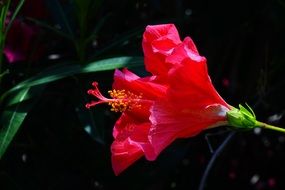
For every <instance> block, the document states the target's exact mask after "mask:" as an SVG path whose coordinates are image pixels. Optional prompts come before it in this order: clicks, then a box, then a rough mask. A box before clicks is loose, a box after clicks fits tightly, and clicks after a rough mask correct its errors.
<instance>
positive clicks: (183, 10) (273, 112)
mask: <svg viewBox="0 0 285 190" xmlns="http://www.w3.org/2000/svg"><path fill="white" fill-rule="evenodd" d="M50 2H52V1H50ZM59 2H60V4H61V5H62V7H63V8H64V11H65V13H66V14H67V15H69V17H68V18H69V22H70V23H71V26H72V29H73V30H74V32H75V34H76V33H77V28H78V27H79V26H78V25H77V23H76V19H75V12H76V8H75V7H74V4H73V1H68V0H62V1H59ZM94 2H95V1H94ZM96 2H97V1H96ZM98 2H99V1H98ZM43 4H44V6H43V9H44V11H45V16H44V17H43V18H38V19H39V20H43V21H45V22H46V23H48V24H50V25H55V24H58V23H57V22H58V20H57V17H56V16H57V13H56V12H55V9H54V8H53V6H52V3H47V2H46V1H44V2H43ZM33 6H34V7H33ZM97 7H98V8H97V9H96V11H95V10H94V11H93V10H92V9H91V7H90V10H86V11H89V14H88V17H87V18H88V22H87V23H86V26H87V30H92V28H93V26H94V25H95V24H96V23H98V22H100V21H102V19H106V21H104V23H103V25H102V28H101V29H100V31H99V32H98V35H97V37H96V39H95V40H94V43H95V45H94V43H93V46H92V45H89V46H88V47H86V55H85V56H86V62H88V61H89V60H94V59H101V58H106V57H113V56H124V55H129V56H142V55H143V54H142V48H141V41H142V38H141V35H142V33H143V31H144V28H145V26H146V25H148V24H159V23H174V24H175V25H176V26H177V28H178V31H179V33H180V36H181V38H182V39H183V38H184V37H186V36H191V38H192V39H193V40H194V42H195V43H196V45H197V48H198V50H199V53H200V54H201V55H203V56H205V57H206V58H207V60H208V69H209V75H210V76H211V78H212V81H213V84H214V86H215V87H216V89H217V90H218V92H219V93H220V94H221V96H222V97H223V98H224V99H225V100H226V101H227V102H228V103H229V104H231V105H233V106H237V105H238V104H239V103H245V102H247V103H248V104H249V105H251V106H252V107H253V109H254V110H255V113H256V115H257V118H258V120H261V121H264V122H268V123H272V124H275V125H277V126H280V127H284V126H285V120H284V117H283V116H284V111H285V110H284V97H285V94H284V88H285V80H284V71H285V66H284V64H285V53H284V52H285V35H284V34H285V2H284V1H282V0H260V1H257V0H256V1H247V0H233V1H226V0H215V1H210V0H208V1H207V0H200V1H198V0H177V1H170V0H164V1H162V0H149V1H147V0H146V1H136V0H122V1H111V0H109V1H108V0H106V1H102V2H101V4H100V5H99V6H97ZM28 10H34V11H36V8H35V4H33V1H32V0H30V1H29V0H27V1H26V5H25V7H24V9H23V10H22V12H21V13H20V17H21V18H22V19H23V22H25V23H28V24H31V25H33V24H34V23H32V22H30V21H29V20H26V17H27V13H29V11H28ZM25 11H26V12H25ZM130 33H131V34H132V35H129V34H130ZM40 34H41V35H40V36H39V37H38V38H37V39H38V41H37V46H41V47H43V49H44V50H43V53H42V54H41V56H40V57H39V58H37V59H36V60H35V59H28V60H26V62H24V61H21V62H19V63H13V64H12V65H9V67H11V68H10V69H11V70H12V71H15V73H16V72H17V71H18V70H21V69H23V68H25V67H26V64H27V63H28V64H29V65H30V68H31V73H30V75H32V74H34V73H36V72H37V71H39V70H41V69H43V68H46V67H48V66H52V65H54V64H56V62H68V61H74V60H76V59H77V57H76V52H75V50H74V49H73V48H71V47H70V44H69V43H68V42H67V41H65V40H64V39H62V38H61V37H59V36H57V35H56V34H53V33H51V32H49V31H48V30H47V29H45V28H41V29H40ZM122 39H123V41H122V42H119V41H120V40H122ZM114 42H118V43H117V44H116V45H114V46H113V47H112V48H109V49H108V50H107V51H103V53H100V54H99V53H98V52H100V51H101V50H102V49H104V48H105V47H109V46H110V44H112V43H114ZM53 53H57V54H60V55H61V56H60V59H59V60H56V61H54V60H49V59H48V58H47V57H48V55H50V54H53ZM135 72H136V73H138V74H139V75H140V74H144V73H145V71H144V70H143V69H137V70H136V71H135ZM12 73H13V72H12ZM112 74H113V71H110V72H100V73H97V74H96V75H94V74H92V75H85V76H84V77H80V78H72V77H70V78H67V79H64V80H60V81H58V82H54V83H52V84H50V85H49V86H48V87H47V88H46V89H45V91H44V92H43V94H42V95H41V97H40V98H39V99H38V100H37V102H36V104H35V105H34V106H33V108H32V110H31V111H30V113H29V114H28V117H27V118H26V120H25V122H24V124H23V125H22V126H21V129H20V130H19V131H18V133H17V136H16V138H15V139H14V141H13V142H12V144H11V145H10V147H9V149H8V151H7V152H6V154H5V156H4V157H3V159H2V160H1V161H0V189H3V190H4V189H5V190H6V189H7V190H12V189H16V190H18V189H19V190H20V189H24V190H26V189H29V190H32V189H41V190H52V189H102V190H105V189H106V190H109V189H146V190H152V189H153V190H154V189H155V190H156V189H192V190H195V189H198V186H199V183H200V180H201V177H202V175H203V173H204V171H205V168H206V166H207V163H208V162H209V160H210V159H211V157H212V155H213V154H212V153H211V151H210V148H209V145H211V146H212V147H213V149H214V150H216V149H217V148H218V147H219V146H220V144H221V143H222V142H223V141H224V139H225V138H226V137H227V135H228V134H229V131H228V130H227V129H226V128H223V129H222V128H221V129H212V130H208V131H205V132H203V133H201V134H199V135H197V136H196V137H193V138H189V139H180V140H177V141H176V142H175V143H173V144H172V145H171V146H169V147H168V148H167V149H166V150H165V151H164V152H163V153H162V154H161V155H160V156H159V158H158V159H157V160H156V161H154V162H149V161H146V160H145V159H144V158H142V159H140V160H139V161H138V162H136V163H135V164H133V165H132V166H131V167H130V168H128V169H127V170H126V171H125V172H123V173H122V174H121V175H120V176H118V177H116V176H114V174H113V171H112V168H111V160H110V158H111V157H110V144H111V143H112V127H113V124H114V122H115V121H116V118H118V116H119V115H117V114H115V113H112V112H110V111H109V109H108V108H107V107H104V106H100V107H99V108H98V109H97V108H95V109H94V110H92V112H93V114H94V115H95V116H94V117H95V119H96V121H97V122H98V131H99V132H98V133H99V136H100V140H102V142H101V143H99V142H98V138H97V139H96V138H95V139H94V138H92V136H90V135H89V134H88V133H86V132H85V131H84V129H83V127H82V123H81V121H80V118H79V116H78V113H77V111H76V109H75V108H76V106H78V104H82V105H84V104H85V103H86V102H88V101H89V98H90V97H88V96H87V94H85V92H86V90H87V89H88V88H90V87H91V85H90V84H91V81H93V80H97V81H98V82H100V84H101V85H100V86H101V87H102V91H104V90H107V89H109V88H111V84H112ZM16 77H18V80H19V81H20V80H21V79H22V78H23V77H22V76H16ZM21 77H22V78H21ZM80 97H84V99H80V100H78V98H80ZM206 136H207V137H209V138H208V139H209V141H206V138H205V137H206ZM284 143H285V136H284V135H283V134H281V133H278V132H273V131H268V130H261V131H258V130H255V131H238V132H236V133H235V135H234V136H233V138H232V139H231V141H230V142H229V143H228V144H227V146H226V148H225V149H224V150H223V152H222V153H221V155H220V156H219V157H218V159H217V161H216V162H215V163H214V165H213V167H212V169H211V170H210V173H209V177H208V180H207V183H206V188H205V189H219V190H224V189H225V190H226V189H232V190H240V189H243V190H247V189H252V190H267V189H272V190H281V189H285V177H284V173H285V162H284V161H285V144H284Z"/></svg>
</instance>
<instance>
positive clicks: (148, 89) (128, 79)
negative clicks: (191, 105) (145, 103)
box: [113, 69, 166, 100]
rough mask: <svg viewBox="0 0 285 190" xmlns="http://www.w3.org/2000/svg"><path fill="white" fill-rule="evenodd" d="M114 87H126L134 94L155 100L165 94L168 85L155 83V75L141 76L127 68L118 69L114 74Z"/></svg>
mask: <svg viewBox="0 0 285 190" xmlns="http://www.w3.org/2000/svg"><path fill="white" fill-rule="evenodd" d="M113 88H114V89H125V90H128V91H130V92H132V93H134V94H137V95H139V94H141V93H142V96H143V98H144V99H148V100H154V99H157V98H161V97H164V96H165V93H166V87H165V86H163V85H160V84H157V83H155V81H154V80H153V77H145V78H140V77H138V76H137V75H135V74H134V73H132V72H130V71H129V70H127V69H124V70H123V72H121V71H120V70H116V71H115V74H114V83H113Z"/></svg>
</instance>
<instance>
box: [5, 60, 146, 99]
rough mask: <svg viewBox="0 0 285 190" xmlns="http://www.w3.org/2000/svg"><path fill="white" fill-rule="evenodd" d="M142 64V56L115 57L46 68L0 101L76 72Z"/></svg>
mask: <svg viewBox="0 0 285 190" xmlns="http://www.w3.org/2000/svg"><path fill="white" fill-rule="evenodd" d="M142 65H143V58H142V57H116V58H108V59H103V60H99V61H94V62H92V63H89V64H87V65H84V66H80V65H75V64H72V65H67V64H64V65H60V66H57V67H54V68H52V69H47V70H45V71H43V72H41V73H39V74H38V75H36V76H34V77H31V78H30V79H27V80H25V81H23V82H21V83H19V84H18V85H16V86H14V87H13V88H12V89H10V90H9V91H7V92H6V93H5V94H4V95H2V97H1V100H0V102H2V101H3V99H4V98H5V97H7V96H8V95H10V94H12V93H13V92H15V91H17V90H20V89H22V88H28V87H32V86H36V85H41V84H47V83H50V82H54V81H57V80H59V79H63V78H65V77H70V76H73V75H76V74H84V73H93V72H98V71H107V70H113V69H116V68H122V67H129V68H131V67H138V66H142Z"/></svg>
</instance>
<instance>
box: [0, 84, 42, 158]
mask: <svg viewBox="0 0 285 190" xmlns="http://www.w3.org/2000/svg"><path fill="white" fill-rule="evenodd" d="M43 89H44V86H37V87H35V88H33V89H32V88H24V89H21V90H20V91H19V92H18V93H17V94H16V96H15V97H13V98H11V99H10V100H9V101H12V102H20V103H18V104H14V105H13V106H8V107H5V110H4V111H3V112H2V113H1V117H0V123H1V128H0V158H2V156H3V154H4V153H5V151H6V149H7V148H8V146H9V144H10V143H11V141H12V140H13V138H14V136H15V135H16V133H17V131H18V130H19V128H20V126H21V125H22V123H23V121H24V119H25V118H26V116H27V113H28V112H29V111H30V109H31V108H32V106H33V105H34V103H35V101H36V99H32V100H31V101H29V102H24V100H26V99H27V96H30V94H33V96H34V97H35V96H39V95H40V93H41V92H42V91H43ZM9 104H10V103H9Z"/></svg>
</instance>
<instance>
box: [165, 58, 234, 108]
mask: <svg viewBox="0 0 285 190" xmlns="http://www.w3.org/2000/svg"><path fill="white" fill-rule="evenodd" d="M169 78H171V80H170V82H169V83H170V85H169V91H168V93H169V98H170V101H173V102H175V103H176V104H177V107H181V108H183V107H187V108H192V109H201V108H203V107H206V106H208V105H211V104H216V103H218V104H221V105H224V106H225V107H227V108H229V105H228V104H227V103H226V102H225V101H224V100H223V99H222V97H221V96H220V95H219V94H218V93H217V91H216V89H215V88H214V86H213V84H212V82H211V79H210V77H209V75H208V71H207V65H206V60H204V61H202V62H196V61H193V60H191V59H190V58H188V59H185V60H184V61H183V62H182V63H181V65H179V66H176V67H174V68H172V70H171V71H170V72H169Z"/></svg>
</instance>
